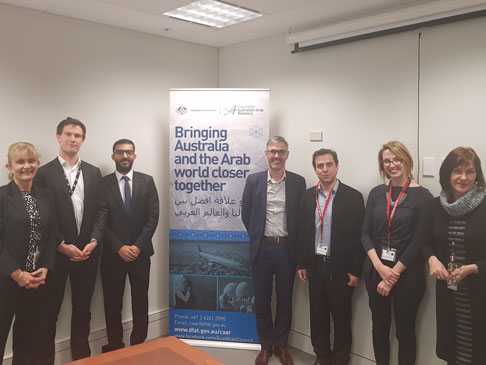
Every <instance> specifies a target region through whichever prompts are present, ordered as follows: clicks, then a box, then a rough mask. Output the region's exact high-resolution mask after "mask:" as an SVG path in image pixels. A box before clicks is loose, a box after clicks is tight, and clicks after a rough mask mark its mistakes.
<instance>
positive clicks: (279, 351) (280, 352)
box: [274, 347, 294, 365]
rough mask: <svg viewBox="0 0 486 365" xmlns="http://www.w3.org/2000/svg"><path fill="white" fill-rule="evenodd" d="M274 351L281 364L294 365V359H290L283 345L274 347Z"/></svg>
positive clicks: (290, 356)
mask: <svg viewBox="0 0 486 365" xmlns="http://www.w3.org/2000/svg"><path fill="white" fill-rule="evenodd" d="M274 351H275V355H277V356H278V358H279V359H280V363H281V364H282V365H294V359H292V355H290V354H289V352H288V351H287V350H286V349H285V348H284V347H280V348H276V349H275V350H274Z"/></svg>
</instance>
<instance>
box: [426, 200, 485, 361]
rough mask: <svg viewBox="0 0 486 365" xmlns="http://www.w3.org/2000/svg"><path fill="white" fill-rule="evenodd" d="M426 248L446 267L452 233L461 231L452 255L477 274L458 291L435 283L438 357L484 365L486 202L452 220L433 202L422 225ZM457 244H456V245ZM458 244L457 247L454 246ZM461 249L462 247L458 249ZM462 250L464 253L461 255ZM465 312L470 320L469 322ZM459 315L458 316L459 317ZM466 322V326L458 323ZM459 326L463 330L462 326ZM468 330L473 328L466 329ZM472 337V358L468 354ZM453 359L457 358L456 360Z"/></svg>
mask: <svg viewBox="0 0 486 365" xmlns="http://www.w3.org/2000/svg"><path fill="white" fill-rule="evenodd" d="M424 226H425V227H424V228H425V234H426V236H425V237H426V240H427V245H426V246H425V247H424V252H425V257H426V258H427V259H428V258H429V257H430V256H432V255H434V256H436V257H437V258H438V259H439V260H440V261H441V262H442V264H444V266H445V267H447V264H448V262H449V260H450V254H451V240H450V235H451V233H452V232H454V231H461V227H463V228H464V231H463V232H464V235H463V237H464V241H463V243H461V240H457V239H456V240H455V245H456V247H455V251H456V252H455V254H456V258H457V257H459V258H458V260H459V261H462V263H463V264H476V265H477V266H478V268H479V274H477V275H475V274H473V275H469V276H467V277H466V278H465V279H464V280H463V284H462V285H461V284H459V288H458V289H459V290H458V291H457V292H456V291H453V290H450V289H448V288H447V283H446V282H445V281H443V280H437V282H436V308H437V347H436V352H437V356H438V357H439V358H441V359H443V360H445V361H447V362H449V363H451V364H455V363H456V362H457V363H470V364H473V365H484V364H486V199H485V200H483V202H482V203H481V204H480V205H479V206H478V207H477V208H476V209H475V210H473V211H472V212H470V213H469V214H466V215H465V216H463V217H454V218H452V217H451V216H450V215H449V214H447V213H446V211H445V210H444V209H443V208H442V205H441V204H440V201H439V198H436V199H434V201H433V202H432V204H431V205H430V207H429V208H428V211H427V218H426V220H425V222H424ZM458 242H459V244H458ZM457 245H459V246H457ZM461 246H462V247H461ZM461 251H463V252H461ZM468 312H469V314H470V316H471V320H470V321H469V324H468V323H467V322H468V319H467V317H468ZM458 314H459V315H458ZM461 320H465V322H466V323H461ZM461 326H462V327H461ZM468 327H472V328H471V329H469V328H468ZM469 334H472V357H471V361H470V362H465V361H464V359H466V361H467V359H468V357H467V356H466V355H467V351H465V349H466V348H467V347H468V343H469V341H468V338H469ZM456 356H459V358H457V359H456Z"/></svg>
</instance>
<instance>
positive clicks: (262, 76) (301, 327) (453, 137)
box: [219, 18, 486, 365]
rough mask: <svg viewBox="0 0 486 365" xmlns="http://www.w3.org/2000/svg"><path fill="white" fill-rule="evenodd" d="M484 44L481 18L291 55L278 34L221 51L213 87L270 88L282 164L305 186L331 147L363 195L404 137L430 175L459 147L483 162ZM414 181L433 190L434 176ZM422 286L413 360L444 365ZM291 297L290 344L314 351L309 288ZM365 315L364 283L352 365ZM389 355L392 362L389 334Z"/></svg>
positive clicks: (364, 344)
mask: <svg viewBox="0 0 486 365" xmlns="http://www.w3.org/2000/svg"><path fill="white" fill-rule="evenodd" d="M420 33H421V39H420V42H419V34H420ZM485 40H486V22H485V20H484V18H482V19H475V20H469V21H463V22H460V23H455V24H449V25H443V26H438V27H434V28H430V29H421V30H420V31H411V32H407V33H401V34H396V35H390V36H385V37H380V38H375V39H370V40H365V41H361V42H356V43H349V44H344V45H339V46H334V47H329V48H324V49H320V50H315V51H311V52H306V53H302V54H294V55H291V54H290V50H291V49H290V47H289V46H287V45H286V43H285V36H284V35H281V36H276V37H271V38H265V39H261V40H257V41H252V42H247V43H242V44H239V45H234V46H229V47H224V48H222V49H221V50H220V58H219V86H220V87H262V88H263V87H265V88H270V89H271V97H270V108H271V116H270V118H271V127H270V128H271V134H281V135H283V136H285V137H286V138H287V139H288V140H289V144H290V151H291V153H290V157H289V160H288V168H289V169H290V170H292V171H295V172H297V173H300V174H302V175H303V176H305V177H306V180H307V184H308V186H309V187H310V186H312V185H314V184H315V182H316V178H315V176H314V174H313V170H312V166H311V155H312V152H313V151H315V150H316V149H318V148H321V147H323V146H325V147H330V148H334V149H335V150H336V151H337V152H338V155H339V159H340V170H339V177H340V179H342V181H343V182H345V183H347V184H350V185H351V186H354V187H356V188H357V189H358V190H360V191H361V192H362V193H363V195H364V196H365V197H367V194H368V191H369V190H370V189H371V188H372V187H373V186H375V185H377V184H378V183H379V182H380V180H379V175H378V169H377V152H378V150H379V148H380V145H381V144H383V143H385V142H386V141H388V140H392V139H398V140H401V141H403V142H404V143H405V144H406V145H407V146H408V147H409V149H410V151H411V152H412V154H413V155H414V156H415V160H416V162H418V160H419V159H418V158H417V157H418V153H419V152H418V151H419V148H420V157H422V156H427V157H435V158H436V165H437V166H436V170H437V171H438V168H439V165H440V162H441V158H442V157H444V156H445V154H446V153H447V152H448V151H450V150H451V149H452V148H453V147H455V146H457V145H471V146H473V147H474V148H476V150H477V151H478V153H479V154H480V155H482V156H483V159H486V144H485V143H484V142H483V141H484V135H485V132H486V123H485V122H486V121H485V114H484V106H483V105H484V100H485V96H486V47H485V44H486V42H485ZM419 49H420V52H419ZM419 56H420V59H419ZM419 71H420V74H419ZM480 108H481V109H480ZM313 130H321V131H323V132H324V141H323V142H309V131H313ZM419 135H420V137H419ZM419 180H420V182H422V183H423V184H424V185H425V186H426V187H428V188H430V190H431V191H432V193H433V194H434V195H437V194H438V192H439V184H438V177H437V176H436V177H435V178H425V177H421V176H419ZM427 284H428V287H427V292H426V295H425V297H424V300H423V302H422V305H421V308H420V311H419V315H418V322H417V333H418V356H417V364H427V365H429V364H430V365H432V364H442V363H443V362H442V361H440V360H438V359H437V358H436V357H435V353H434V348H435V296H434V289H433V288H434V283H433V282H432V281H431V280H428V282H427ZM294 293H295V294H294V319H293V324H292V328H293V331H292V336H291V343H292V344H293V345H294V346H296V347H299V348H303V349H305V350H307V351H310V352H312V346H311V345H310V338H309V335H310V328H309V310H308V293H307V285H306V284H302V283H300V282H297V283H296V285H295V292H294ZM370 317H371V316H370V311H369V308H368V296H367V293H366V290H365V288H364V285H363V283H362V284H360V286H359V287H358V289H357V291H356V293H355V296H354V320H353V331H354V343H353V352H354V354H356V355H357V356H353V358H352V362H351V363H352V364H355V365H356V364H369V363H370V360H368V359H374V355H373V349H372V341H371V318H370ZM393 331H394V330H393ZM392 337H394V336H392ZM392 357H393V358H394V360H393V361H392V364H396V363H397V361H396V359H397V341H396V339H395V338H393V339H392Z"/></svg>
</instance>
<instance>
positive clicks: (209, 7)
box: [164, 0, 262, 28]
mask: <svg viewBox="0 0 486 365" xmlns="http://www.w3.org/2000/svg"><path fill="white" fill-rule="evenodd" d="M164 15H167V16H170V17H172V18H177V19H182V20H186V21H189V22H193V23H198V24H202V25H207V26H209V27H214V28H223V27H227V26H229V25H233V24H237V23H242V22H246V21H247V20H250V19H254V18H258V17H260V16H262V15H261V14H260V13H258V12H256V11H253V10H249V9H245V8H241V7H238V6H235V5H231V4H228V3H224V2H222V1H216V0H201V1H196V2H193V3H191V4H189V5H186V6H183V7H180V8H177V9H175V10H172V11H168V12H166V13H164Z"/></svg>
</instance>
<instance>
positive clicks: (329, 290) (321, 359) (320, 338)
mask: <svg viewBox="0 0 486 365" xmlns="http://www.w3.org/2000/svg"><path fill="white" fill-rule="evenodd" d="M312 165H313V166H314V171H315V173H316V175H317V177H318V178H319V181H318V183H317V185H316V186H314V187H312V188H310V189H308V190H307V191H306V192H305V195H304V199H303V201H302V210H301V212H302V216H301V218H302V222H303V223H302V224H301V227H302V230H301V234H302V239H301V240H300V243H301V246H300V247H299V255H298V257H299V265H298V275H299V278H300V279H301V280H302V281H304V282H305V281H307V280H309V303H310V319H311V321H310V322H311V341H312V345H313V346H314V351H315V353H316V355H317V359H316V362H315V364H316V365H345V364H348V362H349V354H350V351H351V296H352V294H353V291H354V287H356V286H357V285H358V282H359V278H360V277H361V270H362V266H363V261H364V257H365V253H364V250H363V247H362V245H361V226H362V225H363V217H364V202H363V196H362V195H361V193H360V192H359V191H357V190H355V189H353V188H351V187H349V186H347V185H345V184H344V183H342V182H341V181H339V180H338V179H337V172H338V168H339V161H338V157H337V154H336V152H335V151H333V150H329V149H325V148H322V149H320V150H318V151H316V152H314V154H313V156H312ZM330 315H332V318H333V321H334V347H333V349H332V351H331V347H330V330H331V327H330Z"/></svg>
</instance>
